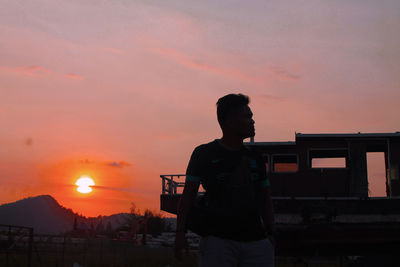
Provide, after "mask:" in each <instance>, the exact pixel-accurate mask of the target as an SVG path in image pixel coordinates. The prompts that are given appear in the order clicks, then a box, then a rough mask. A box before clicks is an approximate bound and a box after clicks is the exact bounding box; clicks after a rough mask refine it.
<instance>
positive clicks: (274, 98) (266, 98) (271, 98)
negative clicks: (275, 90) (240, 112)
mask: <svg viewBox="0 0 400 267" xmlns="http://www.w3.org/2000/svg"><path fill="white" fill-rule="evenodd" d="M257 98H259V99H262V100H264V101H284V100H286V98H285V97H281V96H275V95H270V94H261V95H257Z"/></svg>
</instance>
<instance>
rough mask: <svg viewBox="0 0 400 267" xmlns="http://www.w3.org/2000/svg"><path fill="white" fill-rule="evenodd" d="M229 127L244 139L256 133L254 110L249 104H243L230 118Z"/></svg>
mask: <svg viewBox="0 0 400 267" xmlns="http://www.w3.org/2000/svg"><path fill="white" fill-rule="evenodd" d="M227 123H228V125H229V126H228V129H229V130H230V131H233V133H235V134H236V135H238V136H240V137H241V138H242V139H245V138H248V137H253V136H254V135H255V128H254V120H253V112H251V109H250V107H249V106H247V105H246V106H243V107H242V108H240V110H238V111H237V112H236V113H235V114H232V116H231V117H230V118H229V119H228V121H227Z"/></svg>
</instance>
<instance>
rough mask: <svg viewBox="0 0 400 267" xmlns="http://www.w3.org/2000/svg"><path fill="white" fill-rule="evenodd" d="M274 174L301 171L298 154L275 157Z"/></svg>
mask: <svg viewBox="0 0 400 267" xmlns="http://www.w3.org/2000/svg"><path fill="white" fill-rule="evenodd" d="M272 164H273V172H297V171H298V169H299V165H298V157H297V155H296V154H287V155H273V156H272Z"/></svg>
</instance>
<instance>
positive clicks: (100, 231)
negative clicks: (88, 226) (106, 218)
mask: <svg viewBox="0 0 400 267" xmlns="http://www.w3.org/2000/svg"><path fill="white" fill-rule="evenodd" d="M103 233H104V225H103V221H101V220H100V222H99V223H98V224H97V226H96V234H103Z"/></svg>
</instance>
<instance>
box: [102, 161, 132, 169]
mask: <svg viewBox="0 0 400 267" xmlns="http://www.w3.org/2000/svg"><path fill="white" fill-rule="evenodd" d="M106 164H107V165H108V166H111V167H117V168H122V167H129V166H132V165H131V164H130V163H128V162H126V161H119V162H115V161H112V162H107V163H106Z"/></svg>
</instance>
